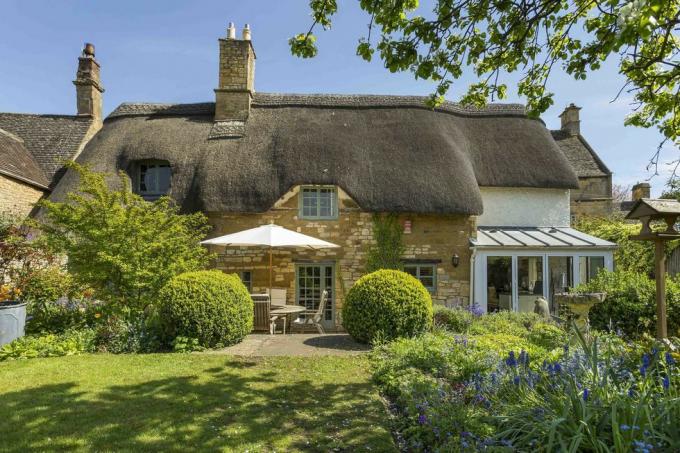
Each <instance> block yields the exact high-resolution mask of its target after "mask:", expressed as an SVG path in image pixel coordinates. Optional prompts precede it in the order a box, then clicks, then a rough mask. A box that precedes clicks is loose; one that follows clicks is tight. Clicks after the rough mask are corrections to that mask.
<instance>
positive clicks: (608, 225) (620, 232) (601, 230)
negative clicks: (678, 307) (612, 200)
mask: <svg viewBox="0 0 680 453" xmlns="http://www.w3.org/2000/svg"><path fill="white" fill-rule="evenodd" d="M574 228H576V229H577V230H579V231H583V232H584V233H587V234H591V235H593V236H595V237H598V238H600V239H604V240H605V241H610V242H614V243H616V244H617V245H618V247H617V248H616V250H615V251H614V266H615V267H616V269H617V270H622V271H626V272H633V273H638V274H641V275H646V276H649V275H652V274H653V273H654V243H653V242H650V241H633V240H631V239H630V236H632V235H636V234H639V233H640V229H641V228H642V226H641V225H640V224H639V223H637V222H636V223H630V222H626V221H625V220H624V219H623V218H622V217H620V216H612V217H581V218H579V220H578V221H577V222H576V223H575V224H574ZM675 247H677V241H671V242H669V243H667V244H666V253H667V254H670V252H671V250H672V249H674V248H675Z"/></svg>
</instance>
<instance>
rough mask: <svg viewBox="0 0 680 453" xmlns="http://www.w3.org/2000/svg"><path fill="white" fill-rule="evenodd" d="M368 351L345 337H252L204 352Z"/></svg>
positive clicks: (310, 353)
mask: <svg viewBox="0 0 680 453" xmlns="http://www.w3.org/2000/svg"><path fill="white" fill-rule="evenodd" d="M368 350H370V347H369V346H367V345H364V344H360V343H357V342H356V341H354V340H353V339H352V337H350V336H349V335H347V334H345V333H329V334H323V335H321V334H286V335H280V334H279V335H268V334H251V335H248V336H247V337H246V338H244V339H243V341H242V342H241V343H239V344H236V345H234V346H230V347H228V348H224V349H218V350H213V351H209V352H206V354H229V355H237V356H245V357H269V356H303V357H306V356H323V355H354V354H361V353H364V352H366V351H368Z"/></svg>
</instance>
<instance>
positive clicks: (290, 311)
mask: <svg viewBox="0 0 680 453" xmlns="http://www.w3.org/2000/svg"><path fill="white" fill-rule="evenodd" d="M305 310H307V309H306V308H305V307H303V306H302V305H272V306H271V312H272V313H273V314H277V315H285V316H286V322H287V323H289V321H290V318H291V316H292V315H296V314H300V313H304V312H305ZM284 331H285V328H284Z"/></svg>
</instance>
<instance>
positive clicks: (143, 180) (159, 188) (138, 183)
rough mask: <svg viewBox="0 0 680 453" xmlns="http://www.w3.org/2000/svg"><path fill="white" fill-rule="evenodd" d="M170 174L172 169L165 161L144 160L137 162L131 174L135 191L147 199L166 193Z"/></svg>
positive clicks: (168, 188) (150, 199)
mask: <svg viewBox="0 0 680 453" xmlns="http://www.w3.org/2000/svg"><path fill="white" fill-rule="evenodd" d="M171 176H172V170H171V169H170V164H169V163H168V162H167V161H162V160H145V161H140V162H137V163H136V164H135V167H134V169H133V174H132V178H133V186H134V190H135V193H137V194H139V195H141V196H142V197H143V198H144V199H145V200H149V201H152V200H156V199H158V198H159V197H161V196H163V195H167V193H168V191H169V190H170V178H171Z"/></svg>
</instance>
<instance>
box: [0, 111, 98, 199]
mask: <svg viewBox="0 0 680 453" xmlns="http://www.w3.org/2000/svg"><path fill="white" fill-rule="evenodd" d="M91 125H92V119H91V118H88V117H80V116H75V115H34V114H29V113H6V112H0V129H4V130H6V131H8V132H11V133H12V134H14V135H16V136H17V137H20V138H21V139H22V140H23V142H24V146H26V148H27V149H28V150H29V151H30V152H31V154H32V155H33V157H34V158H35V160H36V161H37V162H38V164H39V165H40V167H41V168H42V170H43V172H44V173H45V176H47V179H48V181H49V185H50V187H53V186H54V185H56V183H57V182H58V181H59V178H61V176H62V174H63V173H64V171H63V167H64V162H65V161H67V160H69V159H72V158H73V157H74V156H75V155H76V154H77V153H78V151H79V150H80V147H81V146H82V143H83V140H85V138H86V135H87V132H88V130H89V129H90V126H91Z"/></svg>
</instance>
